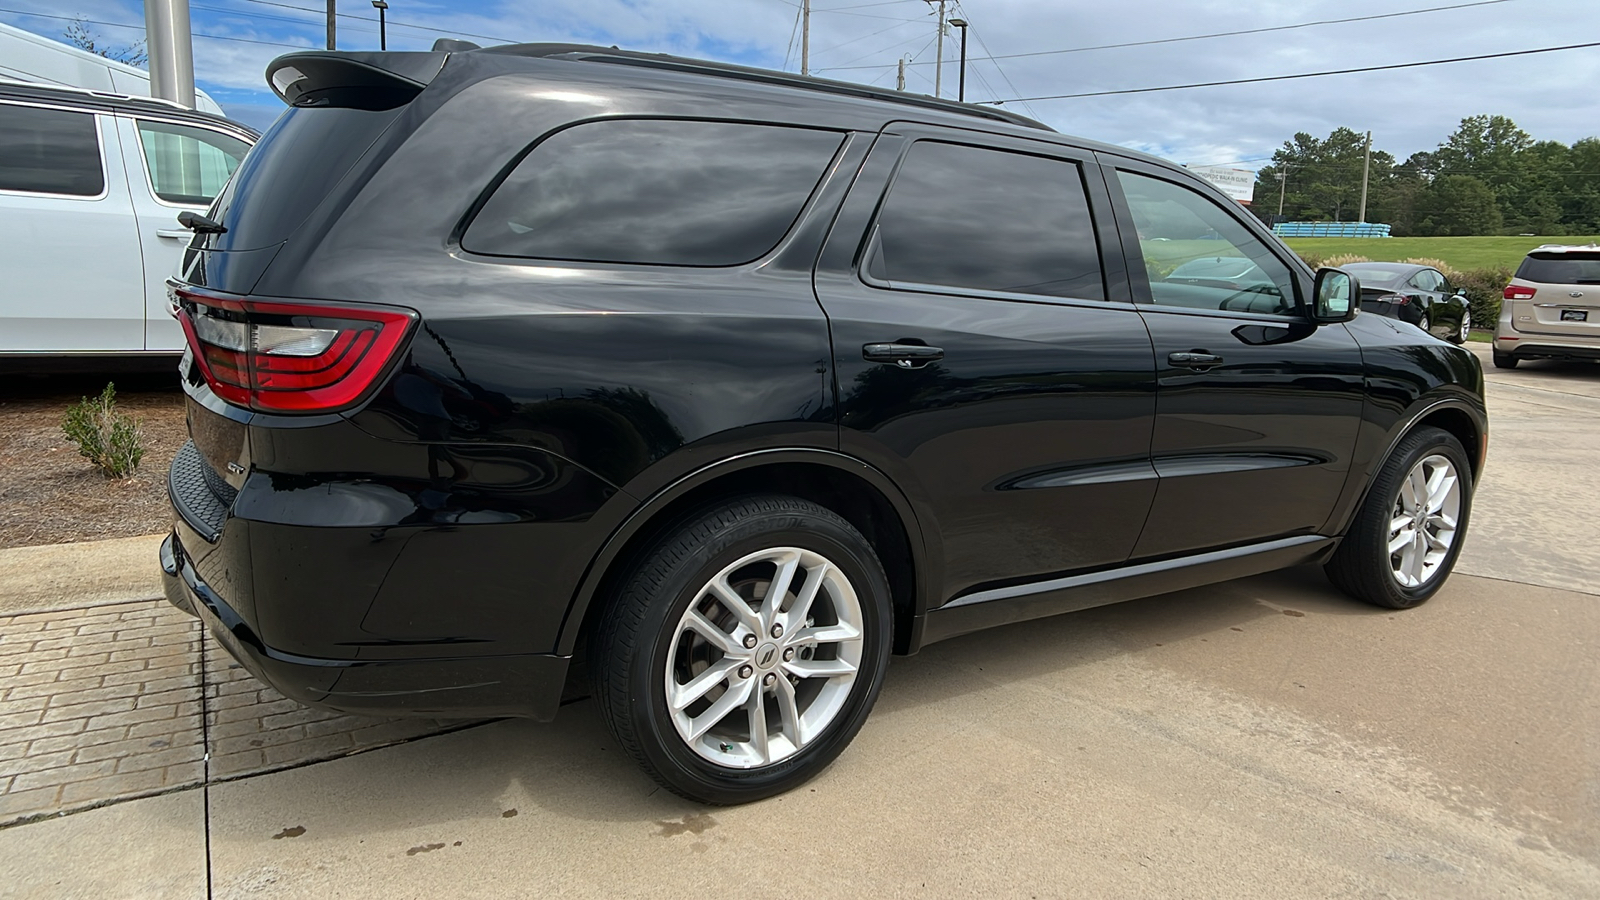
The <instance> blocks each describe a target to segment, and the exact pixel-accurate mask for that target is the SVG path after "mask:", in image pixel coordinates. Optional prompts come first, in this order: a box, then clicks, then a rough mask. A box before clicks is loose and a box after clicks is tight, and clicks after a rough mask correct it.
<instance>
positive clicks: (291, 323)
mask: <svg viewBox="0 0 1600 900" xmlns="http://www.w3.org/2000/svg"><path fill="white" fill-rule="evenodd" d="M175 293H176V295H177V300H178V320H179V321H180V322H182V323H183V330H184V332H185V333H186V334H188V336H189V347H190V348H191V349H192V350H193V351H194V356H195V359H196V360H197V361H198V362H199V364H200V371H201V373H202V374H203V375H204V376H205V379H206V383H207V384H209V385H210V386H211V390H212V391H213V392H214V393H216V395H217V396H218V397H221V398H222V399H223V400H226V401H228V402H229V403H232V404H235V405H237V406H247V407H250V408H251V409H257V410H262V411H264V412H283V413H311V412H332V411H334V410H338V409H343V408H344V407H347V406H349V405H351V404H353V403H355V402H357V401H358V400H360V399H361V398H362V397H364V396H365V395H366V393H367V391H368V390H369V389H371V388H372V386H373V385H374V384H376V383H377V381H378V378H379V376H381V375H382V374H383V373H384V371H385V370H386V369H387V368H388V366H389V362H390V360H392V359H393V358H394V356H395V352H396V351H397V350H399V348H400V345H401V344H402V343H403V342H404V340H405V337H406V332H407V331H409V330H410V326H411V323H412V322H413V321H414V320H415V319H416V314H415V313H412V312H410V311H408V310H403V309H395V308H393V307H375V306H359V307H351V306H334V305H329V304H321V303H301V302H293V303H288V302H281V301H277V300H244V299H240V298H236V297H225V296H219V295H217V294H213V293H211V292H209V291H198V290H193V289H189V288H182V287H180V288H177V289H176V291H175Z"/></svg>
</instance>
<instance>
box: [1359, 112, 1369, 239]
mask: <svg viewBox="0 0 1600 900" xmlns="http://www.w3.org/2000/svg"><path fill="white" fill-rule="evenodd" d="M1371 169H1372V132H1370V131H1369V132H1367V155H1366V157H1365V158H1364V159H1362V160H1361V214H1360V215H1359V216H1357V217H1356V221H1357V222H1365V221H1366V220H1367V173H1368V171H1370V170H1371Z"/></svg>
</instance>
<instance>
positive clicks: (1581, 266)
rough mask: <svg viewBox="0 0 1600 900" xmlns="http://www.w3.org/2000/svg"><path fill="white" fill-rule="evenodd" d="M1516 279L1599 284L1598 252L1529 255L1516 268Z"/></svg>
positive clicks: (1599, 266)
mask: <svg viewBox="0 0 1600 900" xmlns="http://www.w3.org/2000/svg"><path fill="white" fill-rule="evenodd" d="M1517 277H1518V278H1521V279H1522V280H1523V281H1537V282H1540V283H1542V284H1600V251H1597V252H1595V253H1530V254H1529V255H1528V258H1527V259H1524V260H1523V261H1522V265H1521V266H1519V267H1518V268H1517Z"/></svg>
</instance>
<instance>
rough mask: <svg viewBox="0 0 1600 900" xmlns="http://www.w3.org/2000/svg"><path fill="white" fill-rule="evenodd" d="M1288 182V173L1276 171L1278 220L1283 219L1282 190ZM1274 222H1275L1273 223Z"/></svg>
mask: <svg viewBox="0 0 1600 900" xmlns="http://www.w3.org/2000/svg"><path fill="white" fill-rule="evenodd" d="M1288 184H1289V173H1288V172H1279V173H1278V221H1279V222H1282V221H1283V191H1284V188H1285V187H1287V186H1288ZM1274 224H1276V223H1274Z"/></svg>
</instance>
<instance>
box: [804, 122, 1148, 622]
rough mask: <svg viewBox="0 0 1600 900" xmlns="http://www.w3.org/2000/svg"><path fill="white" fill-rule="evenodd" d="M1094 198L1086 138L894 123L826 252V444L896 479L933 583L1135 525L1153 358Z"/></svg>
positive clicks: (1111, 544) (1113, 545)
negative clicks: (1008, 135)
mask: <svg viewBox="0 0 1600 900" xmlns="http://www.w3.org/2000/svg"><path fill="white" fill-rule="evenodd" d="M1106 200H1107V197H1106V191H1105V185H1104V181H1103V179H1102V178H1101V176H1100V173H1099V169H1098V167H1097V166H1096V165H1095V163H1094V160H1093V158H1092V156H1090V155H1089V154H1087V153H1083V152H1075V151H1072V150H1070V149H1068V148H1064V147H1059V146H1056V145H1053V144H1049V143H1044V142H1033V141H1024V140H1009V139H1003V138H999V137H995V136H989V135H983V134H978V133H969V132H963V131H956V130H949V131H946V130H940V129H933V128H927V127H923V126H902V127H891V129H890V130H889V131H888V132H886V133H885V134H883V135H882V136H880V137H879V139H878V142H877V144H876V145H875V146H874V148H873V151H872V153H871V155H870V156H869V158H868V160H867V163H866V164H865V167H864V168H863V170H862V173H861V175H860V176H859V177H858V178H857V181H856V184H855V186H854V187H853V188H852V191H851V194H850V195H849V197H848V198H847V199H846V201H845V204H844V206H843V207H842V208H841V210H840V215H839V218H838V220H837V222H836V224H835V226H834V228H833V230H832V232H831V233H830V236H829V238H828V241H827V243H826V245H825V247H824V250H823V255H822V258H821V261H820V264H819V267H818V272H817V275H816V288H817V294H818V297H819V299H820V301H821V303H822V305H823V308H824V309H825V310H826V312H827V314H828V320H829V325H830V328H831V329H832V335H833V353H834V366H835V372H836V373H837V390H838V396H839V404H840V418H841V429H840V446H841V449H843V450H844V451H845V452H847V453H850V454H853V455H855V456H858V457H860V458H862V459H865V460H867V461H868V462H870V463H871V464H873V465H875V466H877V467H878V468H880V469H882V470H883V471H885V472H887V473H889V474H890V475H891V477H893V478H894V479H895V480H896V481H897V483H899V484H900V485H901V486H902V488H903V489H904V490H906V492H907V494H908V495H909V496H910V498H911V500H912V502H913V504H914V505H915V506H916V507H917V509H918V515H919V516H921V517H924V521H923V522H922V531H923V534H924V535H926V536H927V537H928V540H930V541H937V542H939V543H940V544H941V545H942V554H941V553H938V552H935V553H931V554H930V556H932V557H934V558H935V559H938V558H940V557H941V556H942V560H943V577H942V579H940V578H939V577H938V576H937V575H935V580H936V583H942V585H943V586H944V589H945V590H944V596H945V597H950V596H955V595H958V594H961V593H964V592H967V591H969V590H972V589H975V588H977V587H978V586H980V585H990V584H993V583H995V582H997V581H1009V582H1012V583H1017V582H1026V581H1030V580H1035V579H1038V578H1040V577H1042V576H1045V575H1049V574H1055V573H1061V572H1068V571H1072V570H1077V569H1084V568H1089V567H1096V566H1106V565H1112V564H1116V563H1120V562H1122V561H1123V560H1125V559H1126V558H1127V557H1128V554H1129V552H1130V551H1131V550H1132V549H1133V545H1134V542H1135V541H1136V540H1137V538H1138V536H1139V530H1140V528H1141V527H1143V525H1144V517H1145V512H1146V510H1147V509H1148V508H1149V505H1150V500H1151V497H1152V496H1153V494H1154V488H1155V479H1154V472H1153V470H1152V469H1151V467H1150V461H1149V448H1150V430H1151V417H1152V414H1153V413H1154V407H1155V404H1154V388H1155V383H1154V372H1153V371H1152V368H1153V364H1152V361H1151V355H1150V338H1149V335H1148V334H1147V333H1146V331H1145V328H1144V325H1143V323H1142V322H1141V320H1140V318H1139V314H1138V312H1137V310H1135V308H1134V306H1133V304H1132V303H1131V302H1130V301H1131V299H1132V298H1131V297H1130V295H1129V293H1128V288H1127V283H1126V277H1125V273H1124V272H1123V263H1122V259H1121V256H1120V253H1118V250H1117V241H1116V231H1115V229H1114V227H1113V226H1112V224H1111V217H1110V215H1109V209H1108V207H1107V206H1106ZM936 565H937V563H936Z"/></svg>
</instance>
